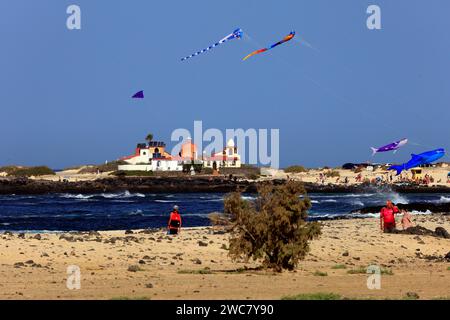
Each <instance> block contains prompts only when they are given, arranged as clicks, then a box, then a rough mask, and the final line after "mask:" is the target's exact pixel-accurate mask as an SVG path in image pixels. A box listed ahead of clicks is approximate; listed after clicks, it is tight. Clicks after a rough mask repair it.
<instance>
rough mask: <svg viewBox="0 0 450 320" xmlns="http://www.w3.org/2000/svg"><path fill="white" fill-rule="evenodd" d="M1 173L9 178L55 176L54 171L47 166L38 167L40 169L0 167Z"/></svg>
mask: <svg viewBox="0 0 450 320" xmlns="http://www.w3.org/2000/svg"><path fill="white" fill-rule="evenodd" d="M0 172H5V173H6V174H7V175H8V176H16V177H31V176H44V175H54V174H55V172H54V171H53V170H52V169H50V168H49V167H46V166H38V167H19V166H7V167H0Z"/></svg>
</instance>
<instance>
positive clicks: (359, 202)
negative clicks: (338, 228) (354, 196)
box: [351, 199, 364, 207]
mask: <svg viewBox="0 0 450 320" xmlns="http://www.w3.org/2000/svg"><path fill="white" fill-rule="evenodd" d="M351 203H352V205H354V206H360V207H364V203H363V202H362V201H361V200H359V199H358V200H354V201H352V202H351Z"/></svg>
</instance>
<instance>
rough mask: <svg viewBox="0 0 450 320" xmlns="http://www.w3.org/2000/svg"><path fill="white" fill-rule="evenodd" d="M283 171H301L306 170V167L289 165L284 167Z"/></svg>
mask: <svg viewBox="0 0 450 320" xmlns="http://www.w3.org/2000/svg"><path fill="white" fill-rule="evenodd" d="M284 172H286V173H302V172H308V169H306V168H305V167H304V166H290V167H287V168H286V169H284Z"/></svg>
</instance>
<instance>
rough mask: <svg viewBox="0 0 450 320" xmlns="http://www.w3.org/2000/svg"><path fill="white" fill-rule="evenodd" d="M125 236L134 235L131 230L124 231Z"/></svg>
mask: <svg viewBox="0 0 450 320" xmlns="http://www.w3.org/2000/svg"><path fill="white" fill-rule="evenodd" d="M125 234H134V232H133V230H126V231H125Z"/></svg>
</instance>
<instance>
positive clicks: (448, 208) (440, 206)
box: [351, 202, 450, 214]
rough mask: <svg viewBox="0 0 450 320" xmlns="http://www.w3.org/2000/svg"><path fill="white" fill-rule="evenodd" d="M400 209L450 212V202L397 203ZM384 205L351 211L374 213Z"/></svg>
mask: <svg viewBox="0 0 450 320" xmlns="http://www.w3.org/2000/svg"><path fill="white" fill-rule="evenodd" d="M396 205H397V207H398V208H399V209H400V210H407V211H409V212H412V211H417V212H427V211H430V212H431V213H442V214H450V203H426V202H425V203H423V202H420V203H408V204H402V203H399V204H396ZM382 207H383V206H370V207H364V208H362V209H358V210H353V211H352V212H351V213H361V214H366V213H374V212H380V210H381V208H382Z"/></svg>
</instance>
